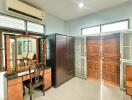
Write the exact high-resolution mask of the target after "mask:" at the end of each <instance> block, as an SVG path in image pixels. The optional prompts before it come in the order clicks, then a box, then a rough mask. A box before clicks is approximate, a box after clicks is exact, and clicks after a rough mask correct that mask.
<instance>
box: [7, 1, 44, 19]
mask: <svg viewBox="0 0 132 100" xmlns="http://www.w3.org/2000/svg"><path fill="white" fill-rule="evenodd" d="M6 10H7V11H10V12H15V13H18V14H21V15H25V16H28V17H31V18H34V19H37V20H43V19H44V12H43V11H41V10H38V9H37V8H34V7H32V6H29V5H28V4H25V3H23V2H21V1H18V0H7V1H6Z"/></svg>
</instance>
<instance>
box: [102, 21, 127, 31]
mask: <svg viewBox="0 0 132 100" xmlns="http://www.w3.org/2000/svg"><path fill="white" fill-rule="evenodd" d="M127 29H128V21H122V22H116V23H112V24H106V25H102V26H101V31H102V33H105V32H114V31H122V30H127Z"/></svg>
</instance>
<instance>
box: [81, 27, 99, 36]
mask: <svg viewBox="0 0 132 100" xmlns="http://www.w3.org/2000/svg"><path fill="white" fill-rule="evenodd" d="M98 34H100V26H95V27H90V28H85V29H82V35H83V36H92V35H98Z"/></svg>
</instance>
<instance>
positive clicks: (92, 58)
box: [87, 36, 101, 80]
mask: <svg viewBox="0 0 132 100" xmlns="http://www.w3.org/2000/svg"><path fill="white" fill-rule="evenodd" d="M100 52H101V37H100V36H95V37H88V38H87V66H88V70H87V72H88V78H89V79H94V80H98V79H100V68H101V66H100V62H101V57H100Z"/></svg>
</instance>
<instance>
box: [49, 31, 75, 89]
mask: <svg viewBox="0 0 132 100" xmlns="http://www.w3.org/2000/svg"><path fill="white" fill-rule="evenodd" d="M74 63H75V62H74V37H71V36H66V35H61V34H57V33H55V34H52V35H48V36H47V65H49V66H51V67H52V78H53V79H52V80H53V81H52V84H53V86H54V87H58V86H60V85H61V84H63V83H64V82H66V81H67V80H69V79H71V78H73V77H74Z"/></svg>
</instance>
